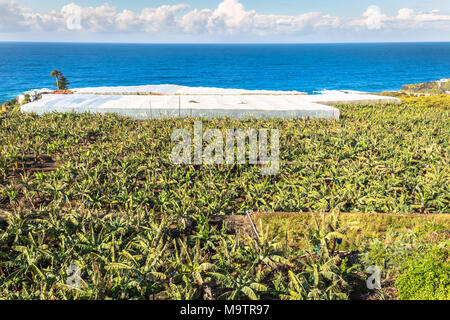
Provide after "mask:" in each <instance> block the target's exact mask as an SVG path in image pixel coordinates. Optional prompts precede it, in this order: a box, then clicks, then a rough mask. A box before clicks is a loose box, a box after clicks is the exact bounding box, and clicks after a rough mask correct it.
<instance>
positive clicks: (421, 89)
mask: <svg viewBox="0 0 450 320" xmlns="http://www.w3.org/2000/svg"><path fill="white" fill-rule="evenodd" d="M402 91H406V92H414V93H428V94H443V93H445V91H444V90H443V89H442V88H441V87H440V86H439V85H438V84H437V82H435V81H432V82H425V83H417V84H405V85H404V86H402Z"/></svg>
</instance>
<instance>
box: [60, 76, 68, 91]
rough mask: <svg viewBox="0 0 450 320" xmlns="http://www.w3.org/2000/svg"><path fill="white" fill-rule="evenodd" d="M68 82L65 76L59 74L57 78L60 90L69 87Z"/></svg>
mask: <svg viewBox="0 0 450 320" xmlns="http://www.w3.org/2000/svg"><path fill="white" fill-rule="evenodd" d="M69 85H70V82H69V81H68V80H67V78H66V77H64V76H63V75H61V76H60V77H59V79H58V88H59V89H60V90H67V89H69Z"/></svg>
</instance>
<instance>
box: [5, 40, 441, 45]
mask: <svg viewBox="0 0 450 320" xmlns="http://www.w3.org/2000/svg"><path fill="white" fill-rule="evenodd" d="M0 43H43V44H45V43H47V44H142V45H302V44H305V45H306V44H316V45H317V44H408V43H409V44H418V43H450V40H447V41H349V42H113V41H4V40H0Z"/></svg>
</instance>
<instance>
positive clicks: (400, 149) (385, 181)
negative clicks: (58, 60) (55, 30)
mask: <svg viewBox="0 0 450 320" xmlns="http://www.w3.org/2000/svg"><path fill="white" fill-rule="evenodd" d="M341 114H342V119H340V120H339V121H325V120H307V119H296V120H280V119H272V120H256V119H249V120H244V121H242V120H233V119H212V120H210V121H207V122H206V121H205V122H204V126H205V127H212V128H220V129H221V130H225V129H228V128H242V129H245V128H275V129H276V128H279V129H280V133H281V135H280V157H281V166H280V173H279V174H278V175H277V176H273V177H267V176H261V174H260V168H258V167H257V166H252V165H249V164H244V165H234V166H206V165H205V166H200V167H197V166H177V165H173V164H172V163H171V162H170V153H171V150H172V147H173V145H174V144H173V143H172V142H171V139H170V137H171V133H172V131H173V128H187V129H189V130H192V127H193V119H164V120H150V121H143V122H137V121H133V120H131V119H129V118H126V117H121V116H118V115H98V114H72V113H67V114H58V113H54V114H49V115H45V116H42V117H39V116H37V115H33V114H20V113H9V114H8V116H7V117H6V118H5V119H3V121H2V125H1V126H0V215H1V217H2V218H6V221H4V220H2V221H0V299H109V298H112V299H164V298H172V299H186V298H195V299H217V298H221V299H255V298H256V299H284V298H293V299H346V298H347V297H348V295H349V291H350V288H349V286H348V283H349V278H350V277H353V276H357V275H356V271H355V269H354V268H353V267H354V266H353V265H351V264H350V263H347V262H348V261H347V262H346V263H344V264H342V261H341V257H340V256H339V254H338V251H340V250H343V248H344V246H350V241H351V240H357V239H360V238H358V237H356V235H355V233H356V231H355V230H354V229H352V228H350V227H352V223H351V221H346V220H339V221H338V220H335V219H334V220H333V219H331V220H317V221H316V223H314V221H313V223H311V224H310V225H308V226H305V227H304V228H303V229H300V230H301V232H300V233H299V234H297V235H295V237H297V238H301V239H302V241H303V243H304V244H305V246H298V247H297V246H294V245H293V246H290V245H288V244H291V243H286V238H289V239H291V238H293V237H294V235H293V234H291V233H289V232H280V233H278V234H277V235H276V236H273V234H272V229H270V230H267V227H266V226H267V224H265V223H264V221H262V222H263V223H262V226H261V227H260V230H259V233H260V235H261V238H260V239H257V240H255V239H251V238H235V237H232V236H230V235H228V234H227V233H226V228H222V227H215V226H212V225H211V223H210V221H209V217H210V216H212V215H229V214H234V213H244V212H245V210H251V211H299V212H309V211H325V212H333V211H354V212H360V213H369V212H393V213H411V212H416V213H424V214H425V213H446V212H448V209H449V195H448V185H449V183H448V182H449V171H448V170H449V169H448V168H449V167H450V166H449V158H448V151H449V141H450V139H449V138H450V137H449V135H450V132H449V117H448V113H447V112H446V111H445V110H442V109H431V108H422V107H416V106H413V105H402V106H342V107H341ZM371 219H373V220H372V221H375V223H372V224H371V223H370V221H371ZM188 221H194V222H195V225H194V226H192V225H190V224H189V223H188ZM378 222H379V221H378V220H376V218H375V217H372V216H370V215H367V220H363V221H362V223H361V224H360V226H359V227H360V228H366V229H367V232H365V233H364V234H365V235H367V234H370V235H372V234H374V235H376V234H382V233H387V232H391V233H389V237H390V238H392V241H394V240H395V241H396V240H398V241H409V240H410V238H413V235H411V234H408V233H406V232H403V231H404V230H399V229H402V228H399V229H393V230H388V229H386V228H385V227H386V226H387V225H389V221H385V222H384V223H378ZM390 222H392V223H398V224H401V225H402V226H404V228H405V229H406V228H407V227H409V226H410V225H407V224H402V223H401V222H399V221H397V220H395V221H394V220H393V221H390ZM258 225H259V224H258ZM372 225H374V226H372ZM442 226H443V227H441V229H440V230H448V229H446V226H445V225H444V224H442ZM412 227H413V228H415V227H416V226H415V225H414V224H413V225H412ZM383 228H384V229H383ZM427 228H428V227H427ZM430 228H431V227H430ZM282 230H284V231H287V230H286V229H282ZM436 230H437V229H434V227H432V228H431V229H426V228H423V229H420V230H417V234H419V233H420V236H422V235H423V236H424V237H425V236H429V234H430V233H432V232H436ZM397 231H399V232H398V234H397ZM400 231H401V232H400ZM419 231H420V232H419ZM436 237H438V236H436ZM289 239H288V240H289ZM338 239H341V240H342V244H338ZM386 239H387V238H386ZM383 245H387V244H385V243H384V242H383ZM317 246H319V250H318V251H317V250H316V249H317ZM411 248H412V246H411ZM359 249H361V248H359ZM399 256H402V255H401V254H399ZM72 264H75V265H77V266H79V268H80V271H81V279H82V281H81V287H80V289H79V290H77V289H72V288H70V287H68V285H67V284H66V281H67V278H68V274H67V270H68V267H69V266H70V265H72ZM387 265H392V264H389V263H387Z"/></svg>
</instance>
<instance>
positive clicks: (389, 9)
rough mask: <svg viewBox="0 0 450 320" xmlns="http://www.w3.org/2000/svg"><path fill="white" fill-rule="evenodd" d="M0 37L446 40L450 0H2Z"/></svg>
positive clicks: (137, 40) (181, 40)
mask: <svg viewBox="0 0 450 320" xmlns="http://www.w3.org/2000/svg"><path fill="white" fill-rule="evenodd" d="M0 41H57V42H58V41H64V42H67V41H69V42H135V43H327V42H402V41H450V1H449V0H420V1H419V0H379V1H376V0H369V1H366V0H340V1H337V0H314V1H311V0H307V1H304V0H278V1H276V0H271V1H268V0H184V1H183V0H181V1H178V0H89V1H87V0H72V1H70V0H69V1H65V0H0Z"/></svg>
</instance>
